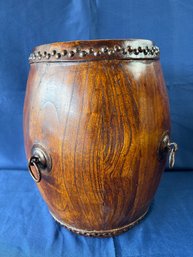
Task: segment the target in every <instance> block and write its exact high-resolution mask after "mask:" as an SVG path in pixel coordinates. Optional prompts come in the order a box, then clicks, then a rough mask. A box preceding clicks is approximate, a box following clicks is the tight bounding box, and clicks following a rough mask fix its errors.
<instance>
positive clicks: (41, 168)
mask: <svg viewBox="0 0 193 257" xmlns="http://www.w3.org/2000/svg"><path fill="white" fill-rule="evenodd" d="M28 169H29V173H30V175H31V176H32V178H33V180H34V181H35V182H36V183H39V182H40V181H41V178H42V173H43V174H45V175H48V174H49V173H50V171H51V169H52V161H51V157H50V155H49V154H48V153H47V152H46V150H45V148H44V147H43V146H42V145H40V144H35V145H33V147H32V150H31V157H30V159H29V161H28Z"/></svg>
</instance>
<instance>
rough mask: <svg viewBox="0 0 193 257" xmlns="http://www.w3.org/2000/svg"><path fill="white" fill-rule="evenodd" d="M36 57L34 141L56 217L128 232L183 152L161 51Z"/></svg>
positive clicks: (137, 45) (96, 229)
mask: <svg viewBox="0 0 193 257" xmlns="http://www.w3.org/2000/svg"><path fill="white" fill-rule="evenodd" d="M29 62H30V64H31V68H30V73H29V79H28V83H27V92H26V98H25V107H24V135H25V147H26V154H27V158H28V160H29V171H30V174H31V175H32V177H33V179H34V180H35V181H36V182H37V186H38V188H39V190H40V192H41V194H42V197H43V198H44V200H45V201H46V203H47V205H48V207H49V210H50V213H51V214H52V216H53V217H54V219H55V220H57V221H58V222H60V223H61V224H62V225H63V226H65V227H66V228H68V229H70V230H71V231H73V232H76V233H78V234H83V235H87V236H97V237H108V236H113V235H117V234H120V233H121V232H123V231H126V230H127V229H129V228H130V227H132V226H133V225H134V224H136V223H137V222H138V221H140V220H141V219H142V218H143V217H144V216H145V214H146V213H147V211H148V208H149V206H150V204H151V201H152V199H153V197H154V194H155V191H156V189H157V187H158V184H159V182H160V177H161V174H162V172H163V170H164V166H165V163H166V159H167V155H168V153H169V154H170V155H169V163H170V166H173V164H174V155H175V151H176V150H177V145H176V144H175V143H171V142H170V139H169V137H170V115H169V104H168V97H167V92H166V87H165V84H164V79H163V76H162V71H161V67H160V62H159V48H158V47H156V46H155V45H154V44H153V42H152V41H149V40H133V39H132V40H96V41H73V42H65V43H64V42H61V43H53V44H47V45H41V46H38V47H36V48H35V49H34V51H33V53H32V54H31V55H30V57H29Z"/></svg>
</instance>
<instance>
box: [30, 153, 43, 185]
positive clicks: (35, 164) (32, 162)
mask: <svg viewBox="0 0 193 257" xmlns="http://www.w3.org/2000/svg"><path fill="white" fill-rule="evenodd" d="M38 163H40V160H39V158H37V157H35V156H32V157H31V158H30V160H29V162H28V169H29V173H30V175H31V176H32V178H33V180H34V181H35V182H36V183H39V182H40V181H41V178H42V176H41V171H40V168H39V167H38ZM32 167H34V168H35V170H36V173H37V177H36V176H35V175H34V173H33V170H32Z"/></svg>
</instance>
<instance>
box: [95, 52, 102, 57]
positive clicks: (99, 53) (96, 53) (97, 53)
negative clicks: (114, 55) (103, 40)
mask: <svg viewBox="0 0 193 257" xmlns="http://www.w3.org/2000/svg"><path fill="white" fill-rule="evenodd" d="M101 54H102V53H101V51H96V52H94V56H99V55H101Z"/></svg>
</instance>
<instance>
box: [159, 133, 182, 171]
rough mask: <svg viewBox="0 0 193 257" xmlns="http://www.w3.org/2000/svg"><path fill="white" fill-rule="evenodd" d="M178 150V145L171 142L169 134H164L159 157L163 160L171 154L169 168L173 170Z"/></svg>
mask: <svg viewBox="0 0 193 257" xmlns="http://www.w3.org/2000/svg"><path fill="white" fill-rule="evenodd" d="M177 150H178V145H177V144H176V143H174V142H170V137H169V134H168V132H166V133H164V135H163V136H162V140H161V143H160V146H159V156H160V157H161V159H163V158H164V156H166V154H168V153H169V168H170V169H172V168H173V167H174V164H175V155H176V151H177Z"/></svg>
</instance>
